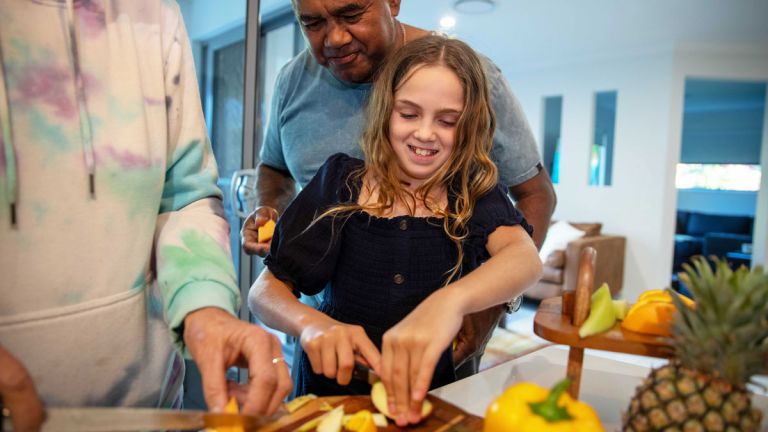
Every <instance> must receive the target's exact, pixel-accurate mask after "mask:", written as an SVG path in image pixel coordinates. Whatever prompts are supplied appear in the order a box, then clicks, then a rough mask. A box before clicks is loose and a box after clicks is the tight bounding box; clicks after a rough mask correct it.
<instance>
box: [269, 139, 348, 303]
mask: <svg viewBox="0 0 768 432" xmlns="http://www.w3.org/2000/svg"><path fill="white" fill-rule="evenodd" d="M361 166H362V161H360V160H359V159H353V158H350V157H349V156H347V155H345V154H342V153H337V154H335V155H333V156H331V157H330V158H328V160H327V161H326V162H325V164H323V166H322V167H321V168H320V170H318V172H317V174H315V176H314V177H313V178H312V180H310V182H309V183H308V184H307V186H306V187H305V188H304V189H302V190H301V192H300V193H299V195H298V196H297V197H296V199H294V200H293V202H291V204H290V205H289V206H288V208H287V209H286V210H285V213H284V214H283V215H282V216H281V217H280V219H279V220H278V222H277V227H275V234H274V235H273V237H272V245H271V247H270V253H269V255H267V257H266V258H265V260H264V264H265V265H266V266H267V267H268V268H269V270H270V271H271V272H272V273H273V274H274V275H275V277H277V278H278V279H280V280H282V281H283V282H286V283H288V284H290V285H292V286H293V289H294V292H295V293H296V294H297V295H298V293H303V294H307V295H314V294H317V293H318V292H320V291H321V290H322V289H323V288H324V287H325V285H326V284H327V283H328V281H329V280H330V279H331V276H332V275H333V272H334V269H335V268H336V259H337V257H338V251H339V246H340V241H339V240H340V237H341V229H342V227H343V219H344V218H343V217H337V218H336V219H334V218H333V217H325V218H323V219H320V220H318V221H316V222H315V223H314V224H313V225H312V226H311V227H310V224H311V223H312V221H314V220H315V218H316V217H317V216H318V215H320V214H322V213H323V212H324V211H325V210H327V209H329V208H330V207H332V206H334V205H337V204H339V203H343V202H348V201H349V200H350V199H352V193H351V190H350V188H348V187H347V178H348V177H349V174H350V173H351V172H352V171H353V170H354V169H355V168H359V167H361ZM308 227H309V228H308Z"/></svg>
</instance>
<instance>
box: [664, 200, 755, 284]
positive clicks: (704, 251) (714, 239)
mask: <svg viewBox="0 0 768 432" xmlns="http://www.w3.org/2000/svg"><path fill="white" fill-rule="evenodd" d="M753 223H754V219H753V218H752V217H751V216H730V215H717V214H709V213H699V212H690V211H684V210H678V211H677V219H676V223H675V251H674V261H673V264H672V272H673V275H676V274H677V273H678V272H681V271H682V270H683V268H682V265H683V263H686V262H689V261H690V260H691V258H692V257H693V256H694V255H704V256H706V257H709V256H711V255H715V256H718V257H721V258H722V257H725V254H726V253H728V252H739V251H741V248H742V245H743V244H748V243H752V225H753ZM673 279H674V277H673Z"/></svg>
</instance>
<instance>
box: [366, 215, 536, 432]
mask: <svg viewBox="0 0 768 432" xmlns="http://www.w3.org/2000/svg"><path fill="white" fill-rule="evenodd" d="M486 248H487V249H488V252H489V254H490V255H491V258H490V259H489V260H488V261H486V262H485V263H484V264H482V265H481V266H480V267H478V268H477V269H475V270H474V271H473V272H471V273H469V274H468V275H466V276H464V277H463V278H461V279H459V280H458V281H456V282H453V283H451V284H449V285H447V286H445V287H444V288H441V289H439V290H437V291H435V292H434V293H432V294H431V295H430V296H429V297H427V298H426V299H425V300H424V301H423V302H421V304H419V306H417V307H416V309H414V310H413V311H412V312H411V313H410V314H408V316H406V317H405V318H404V319H403V320H402V321H400V322H399V323H398V324H397V325H395V326H394V327H392V328H391V329H390V330H389V331H387V332H386V333H385V334H384V339H383V343H382V358H381V360H382V371H381V372H382V374H381V375H382V381H383V382H384V386H385V387H386V389H387V394H388V395H389V396H390V397H389V400H390V410H391V411H392V412H394V413H396V415H397V416H398V417H397V424H398V425H399V426H404V425H406V424H407V423H416V422H418V421H419V420H420V418H421V414H420V413H421V404H422V401H423V400H424V398H425V397H426V394H427V391H428V390H429V384H430V382H431V381H432V375H433V374H434V370H435V366H436V365H437V361H438V359H439V358H440V355H441V353H442V352H443V351H444V350H445V349H446V347H448V346H449V345H450V343H451V341H452V340H453V338H454V337H455V336H456V333H457V332H458V331H459V328H460V327H461V323H462V318H463V317H464V315H466V314H469V313H472V312H477V311H480V310H484V309H487V308H489V307H491V306H493V305H496V304H500V303H504V302H507V301H508V300H509V299H511V298H513V297H515V296H517V295H520V294H522V293H523V291H525V289H527V288H528V287H530V286H531V285H533V284H534V283H536V281H537V280H538V279H539V277H541V272H542V264H541V260H540V259H539V255H538V252H537V250H536V246H535V245H534V243H533V241H532V240H531V238H530V236H529V235H528V233H526V232H525V230H524V229H523V228H522V227H520V226H500V227H498V228H497V229H496V230H495V231H494V232H493V233H491V234H490V235H489V236H488V242H487V244H486Z"/></svg>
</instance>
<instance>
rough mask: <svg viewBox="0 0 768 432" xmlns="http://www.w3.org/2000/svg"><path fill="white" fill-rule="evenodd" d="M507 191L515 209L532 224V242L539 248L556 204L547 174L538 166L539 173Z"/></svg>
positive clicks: (553, 190)
mask: <svg viewBox="0 0 768 432" xmlns="http://www.w3.org/2000/svg"><path fill="white" fill-rule="evenodd" d="M509 193H510V194H511V195H512V198H513V199H514V200H515V205H516V206H517V209H518V210H520V211H521V212H522V213H523V215H524V216H525V219H526V220H527V221H528V223H529V224H531V225H533V242H534V243H536V248H537V249H541V245H542V244H543V243H544V238H545V237H546V236H547V230H548V229H549V221H550V220H551V219H552V213H554V211H555V206H556V205H557V197H556V196H555V189H554V187H553V186H552V180H551V179H550V178H549V174H548V173H547V171H546V170H545V169H543V168H540V169H539V173H538V174H536V175H535V176H533V177H532V178H531V179H529V180H527V181H524V182H523V183H520V184H519V185H517V186H512V187H510V188H509Z"/></svg>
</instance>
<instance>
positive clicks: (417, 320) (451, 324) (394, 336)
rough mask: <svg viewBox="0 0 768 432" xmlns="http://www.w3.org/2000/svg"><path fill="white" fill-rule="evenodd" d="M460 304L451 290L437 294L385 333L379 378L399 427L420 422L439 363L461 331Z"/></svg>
mask: <svg viewBox="0 0 768 432" xmlns="http://www.w3.org/2000/svg"><path fill="white" fill-rule="evenodd" d="M458 303H460V302H457V301H456V298H455V297H454V298H451V292H450V290H449V289H447V288H442V289H440V290H437V291H435V292H434V293H433V294H431V295H430V296H429V297H427V298H426V299H425V300H424V301H423V302H421V304H419V306H418V307H416V309H414V310H413V311H412V312H411V313H410V314H408V316H406V317H405V318H404V319H403V320H402V321H400V322H399V323H397V325H395V326H394V327H392V328H391V329H389V330H388V331H387V332H386V333H384V338H383V341H382V347H381V353H382V357H381V374H380V375H381V380H382V382H383V383H384V387H385V388H386V390H387V395H388V399H389V400H388V404H389V410H390V412H391V413H392V414H393V415H394V416H395V421H396V423H397V425H398V426H400V427H403V426H406V425H408V424H409V423H414V424H415V423H418V422H419V421H420V420H421V405H422V402H423V401H424V398H426V396H427V391H428V390H429V384H430V383H431V381H432V376H433V375H434V372H435V366H436V365H437V361H438V360H439V359H440V355H441V354H442V353H443V351H445V349H446V348H447V347H448V346H449V345H450V344H451V342H452V341H453V338H454V337H455V336H456V333H457V332H458V331H459V328H460V327H461V323H462V318H463V316H464V313H463V311H462V310H461V308H460V307H459V305H458Z"/></svg>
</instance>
